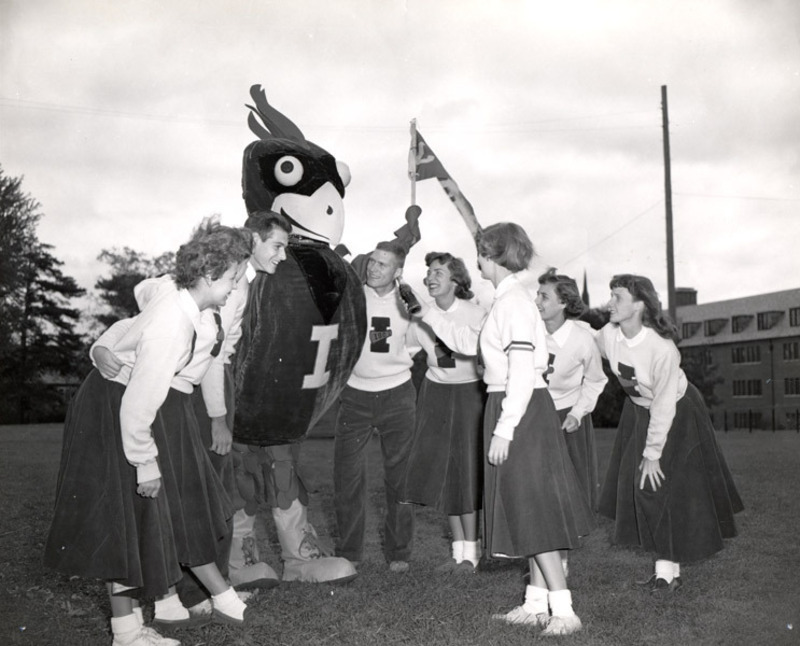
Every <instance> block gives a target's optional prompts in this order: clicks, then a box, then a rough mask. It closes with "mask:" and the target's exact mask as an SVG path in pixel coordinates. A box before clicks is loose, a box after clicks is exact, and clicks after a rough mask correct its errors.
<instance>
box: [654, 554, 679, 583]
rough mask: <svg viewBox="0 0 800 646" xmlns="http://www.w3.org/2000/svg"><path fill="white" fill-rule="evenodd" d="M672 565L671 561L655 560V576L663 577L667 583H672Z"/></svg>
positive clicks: (673, 572) (673, 575)
mask: <svg viewBox="0 0 800 646" xmlns="http://www.w3.org/2000/svg"><path fill="white" fill-rule="evenodd" d="M674 565H675V564H674V563H673V562H672V561H667V560H663V559H659V560H658V561H656V578H657V579H664V581H666V582H667V583H672V579H674V578H675V569H674Z"/></svg>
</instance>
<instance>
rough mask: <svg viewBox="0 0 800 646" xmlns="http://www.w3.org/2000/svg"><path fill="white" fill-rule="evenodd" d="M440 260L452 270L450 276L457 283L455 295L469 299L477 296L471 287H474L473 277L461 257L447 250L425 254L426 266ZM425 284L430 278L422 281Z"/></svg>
mask: <svg viewBox="0 0 800 646" xmlns="http://www.w3.org/2000/svg"><path fill="white" fill-rule="evenodd" d="M437 261H438V262H440V263H441V264H443V265H444V266H445V267H447V269H448V270H449V271H450V278H451V279H452V281H453V282H454V283H455V284H456V289H455V295H456V298H461V299H463V300H465V301H468V300H469V299H470V298H472V297H473V296H475V294H473V293H472V290H471V289H470V288H471V287H472V279H471V278H470V277H469V272H468V271H467V266H466V265H465V264H464V261H463V260H461V258H456V257H455V256H454V255H453V254H450V253H447V252H446V251H431V252H430V253H427V254H425V266H426V267H430V266H431V265H432V264H433V263H435V262H437ZM422 282H423V283H425V285H427V284H428V279H427V278H426V279H425V280H423V281H422Z"/></svg>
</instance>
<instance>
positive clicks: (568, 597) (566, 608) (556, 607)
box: [547, 590, 575, 617]
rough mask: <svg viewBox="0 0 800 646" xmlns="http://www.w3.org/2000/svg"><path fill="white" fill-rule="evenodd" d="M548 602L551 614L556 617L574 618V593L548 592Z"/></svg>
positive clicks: (566, 591)
mask: <svg viewBox="0 0 800 646" xmlns="http://www.w3.org/2000/svg"><path fill="white" fill-rule="evenodd" d="M547 600H548V602H549V603H550V612H552V613H553V616H554V617H572V616H573V615H574V614H575V611H574V610H573V609H572V593H571V592H570V591H569V590H553V591H551V592H548V593H547Z"/></svg>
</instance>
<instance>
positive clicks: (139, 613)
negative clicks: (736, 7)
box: [133, 606, 144, 626]
mask: <svg viewBox="0 0 800 646" xmlns="http://www.w3.org/2000/svg"><path fill="white" fill-rule="evenodd" d="M133 614H134V615H136V619H137V620H138V621H139V625H140V626H144V613H143V612H142V607H141V606H134V607H133Z"/></svg>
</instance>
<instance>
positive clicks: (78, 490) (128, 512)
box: [45, 370, 230, 597]
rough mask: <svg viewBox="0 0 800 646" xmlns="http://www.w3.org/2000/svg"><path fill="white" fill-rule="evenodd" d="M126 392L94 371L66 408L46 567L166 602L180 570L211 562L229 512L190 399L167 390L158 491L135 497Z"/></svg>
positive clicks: (159, 430)
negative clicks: (123, 413)
mask: <svg viewBox="0 0 800 646" xmlns="http://www.w3.org/2000/svg"><path fill="white" fill-rule="evenodd" d="M124 392H125V387H124V386H122V385H121V384H118V383H116V382H112V381H107V380H105V379H103V377H102V376H101V375H100V373H99V372H97V371H96V370H94V371H92V372H91V373H90V374H89V376H88V377H87V378H86V380H85V381H84V383H83V384H82V386H81V388H80V389H79V390H78V393H77V394H76V395H75V398H74V399H73V401H72V403H71V404H70V408H69V411H68V413H67V419H66V421H65V424H64V439H63V447H62V454H61V464H60V468H59V474H58V481H57V485H56V502H55V509H54V513H53V522H52V525H51V528H50V533H49V535H48V539H47V544H46V547H45V564H46V565H47V566H49V567H52V568H54V569H56V570H58V571H60V572H63V573H65V574H68V575H73V576H75V575H77V576H81V577H87V578H98V579H102V580H104V581H114V582H117V583H120V584H122V585H124V586H128V587H131V588H136V591H135V593H136V594H142V595H143V596H147V597H152V596H158V595H163V594H165V593H166V592H167V590H168V588H169V587H170V586H172V585H174V584H175V583H176V582H177V581H178V580H179V579H180V578H181V571H180V564H185V565H190V566H194V565H201V564H203V563H208V562H210V561H213V560H214V557H215V555H216V552H217V541H218V540H219V539H220V538H221V537H223V536H224V532H225V524H226V519H227V517H229V516H230V502H229V501H228V498H227V496H226V495H225V492H224V491H223V490H222V486H221V483H220V481H219V478H218V477H217V476H216V474H215V473H214V469H213V468H212V466H211V464H210V462H209V461H208V457H207V456H206V454H205V450H204V449H203V447H202V444H201V442H200V438H199V434H198V429H197V420H196V418H195V415H194V411H193V409H192V403H191V396H190V395H187V394H184V393H180V392H178V391H175V390H170V392H169V395H168V396H167V400H166V401H165V403H164V405H163V406H162V408H161V410H160V411H159V413H158V415H157V417H156V419H155V420H154V422H153V426H152V429H153V435H154V438H155V441H156V444H157V446H158V451H159V456H158V462H159V467H160V469H161V475H162V489H161V491H160V492H159V494H158V496H157V497H156V498H144V497H142V496H139V495H138V494H137V493H136V488H137V482H136V469H135V468H134V467H132V466H131V465H130V464H129V463H128V462H127V460H126V459H125V454H124V451H123V448H122V438H121V431H120V423H119V409H120V403H121V400H122V395H123V394H124Z"/></svg>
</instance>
